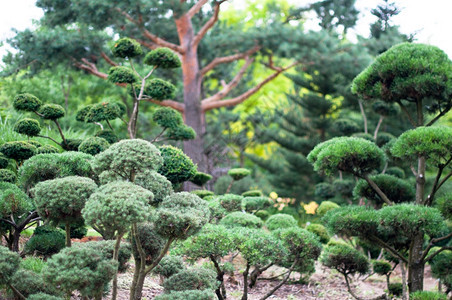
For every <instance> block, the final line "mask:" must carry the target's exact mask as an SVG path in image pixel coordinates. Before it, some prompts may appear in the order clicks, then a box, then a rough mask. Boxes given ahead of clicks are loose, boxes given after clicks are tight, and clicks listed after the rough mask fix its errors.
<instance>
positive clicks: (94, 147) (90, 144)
mask: <svg viewBox="0 0 452 300" xmlns="http://www.w3.org/2000/svg"><path fill="white" fill-rule="evenodd" d="M109 146H110V144H109V143H108V141H107V140H106V139H104V138H101V137H95V136H92V137H89V138H87V139H86V140H84V141H83V142H82V143H81V144H80V146H78V151H80V152H83V153H87V154H91V155H96V154H98V153H100V152H102V151H104V150H105V149H107V148H108V147H109Z"/></svg>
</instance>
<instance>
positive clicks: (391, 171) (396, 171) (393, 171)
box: [386, 167, 405, 179]
mask: <svg viewBox="0 0 452 300" xmlns="http://www.w3.org/2000/svg"><path fill="white" fill-rule="evenodd" d="M386 174H388V175H392V176H395V177H397V178H400V179H404V178H405V171H404V170H403V169H402V168H399V167H390V168H388V169H387V170H386Z"/></svg>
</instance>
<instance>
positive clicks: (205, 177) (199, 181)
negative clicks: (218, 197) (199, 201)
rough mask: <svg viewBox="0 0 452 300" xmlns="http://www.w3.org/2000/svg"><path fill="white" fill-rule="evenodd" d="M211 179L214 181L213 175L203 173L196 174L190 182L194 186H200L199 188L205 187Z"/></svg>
mask: <svg viewBox="0 0 452 300" xmlns="http://www.w3.org/2000/svg"><path fill="white" fill-rule="evenodd" d="M211 179H212V175H210V174H206V173H203V172H196V174H195V175H194V176H193V177H192V178H190V182H193V183H194V184H196V185H199V186H203V185H204V184H206V183H207V182H208V181H209V180H211ZM212 194H213V193H212ZM201 198H202V197H201Z"/></svg>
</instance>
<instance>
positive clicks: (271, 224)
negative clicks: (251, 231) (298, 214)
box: [265, 214, 298, 231]
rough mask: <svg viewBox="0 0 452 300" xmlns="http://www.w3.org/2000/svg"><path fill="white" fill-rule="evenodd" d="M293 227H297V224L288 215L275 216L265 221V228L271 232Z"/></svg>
mask: <svg viewBox="0 0 452 300" xmlns="http://www.w3.org/2000/svg"><path fill="white" fill-rule="evenodd" d="M294 226H298V222H297V220H295V218H294V217H292V216H291V215H288V214H275V215H272V216H270V217H269V218H268V219H267V221H265V227H267V228H268V230H271V231H273V230H278V229H283V228H289V227H294Z"/></svg>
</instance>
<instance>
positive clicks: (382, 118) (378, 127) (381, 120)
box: [374, 116, 385, 141]
mask: <svg viewBox="0 0 452 300" xmlns="http://www.w3.org/2000/svg"><path fill="white" fill-rule="evenodd" d="M384 118H385V117H384V116H380V119H379V120H378V124H377V127H376V128H375V131H374V140H375V141H376V140H377V135H378V131H379V130H380V126H381V123H383V120H384Z"/></svg>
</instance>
